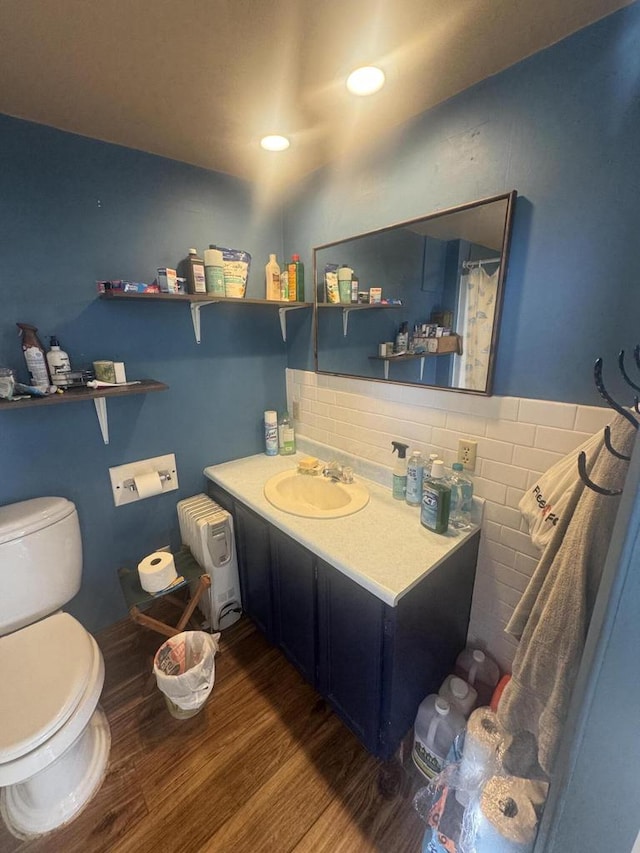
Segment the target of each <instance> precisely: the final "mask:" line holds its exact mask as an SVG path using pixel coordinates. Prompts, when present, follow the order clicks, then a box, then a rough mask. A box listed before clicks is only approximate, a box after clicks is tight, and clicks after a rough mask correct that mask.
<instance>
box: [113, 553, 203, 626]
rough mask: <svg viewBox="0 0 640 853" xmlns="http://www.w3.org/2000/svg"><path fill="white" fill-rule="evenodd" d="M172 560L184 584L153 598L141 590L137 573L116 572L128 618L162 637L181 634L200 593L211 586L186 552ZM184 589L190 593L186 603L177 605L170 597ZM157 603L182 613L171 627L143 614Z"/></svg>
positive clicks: (127, 571) (175, 585) (152, 595)
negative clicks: (162, 603) (172, 607)
mask: <svg viewBox="0 0 640 853" xmlns="http://www.w3.org/2000/svg"><path fill="white" fill-rule="evenodd" d="M174 560H175V564H176V571H177V572H178V575H179V576H182V577H183V578H184V580H183V581H182V582H181V583H178V584H174V585H173V586H170V587H169V588H168V589H167V590H163V591H161V592H157V593H155V595H154V594H152V593H149V592H146V590H144V589H142V587H141V586H140V577H139V575H138V570H137V569H126V568H122V569H118V580H119V581H120V586H121V588H122V594H123V595H124V600H125V601H126V603H127V608H128V609H129V616H130V617H131V618H132V619H133V621H134V622H136V623H137V624H138V625H143V626H144V627H145V628H151V630H152V631H157V632H158V633H159V634H162V635H163V636H165V637H174V636H175V635H176V634H179V633H181V631H184V629H185V627H186V626H187V625H188V623H189V620H190V619H191V617H192V615H193V611H194V610H195V609H196V607H197V605H198V602H199V601H200V599H201V598H202V595H203V593H204V592H205V590H208V589H209V587H210V586H211V578H210V577H209V575H208V574H207V573H206V572H204V571H203V570H202V567H201V566H199V565H198V564H197V563H196V561H195V560H194V559H193V557H192V556H191V553H190V552H189V551H188V550H187V549H183V550H182V551H179V552H178V553H177V554H174ZM185 587H188V588H189V589H190V591H191V594H190V596H189V598H188V600H187V601H186V602H184V601H181V600H180V599H179V598H177V597H176V596H175V595H174V594H173V593H175V592H177V591H178V590H179V589H184V588H185ZM160 599H162V600H163V601H169V602H170V603H171V604H173V605H175V606H176V607H178V608H180V610H182V614H181V615H180V618H179V619H178V622H177V624H176V625H175V627H174V626H173V625H169V624H168V623H167V622H162V621H161V620H160V619H155V618H154V617H153V616H149V615H147V613H146V612H145V611H146V610H147V609H148V608H149V607H151V606H152V605H153V603H154V602H155V601H158V600H160Z"/></svg>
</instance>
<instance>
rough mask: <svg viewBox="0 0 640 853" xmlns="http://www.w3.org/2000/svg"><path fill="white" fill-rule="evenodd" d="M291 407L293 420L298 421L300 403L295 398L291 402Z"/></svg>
mask: <svg viewBox="0 0 640 853" xmlns="http://www.w3.org/2000/svg"><path fill="white" fill-rule="evenodd" d="M292 408H293V411H292V412H291V415H292V417H293V419H294V421H299V420H300V403H299V402H298V401H297V400H294V401H293V404H292Z"/></svg>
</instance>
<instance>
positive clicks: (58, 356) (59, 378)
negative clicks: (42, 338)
mask: <svg viewBox="0 0 640 853" xmlns="http://www.w3.org/2000/svg"><path fill="white" fill-rule="evenodd" d="M49 345H50V347H51V349H50V350H49V352H48V353H47V365H48V367H49V373H50V374H51V381H52V382H53V384H54V385H57V386H58V387H59V388H66V387H67V385H68V384H69V382H68V377H67V375H66V374H68V372H69V371H70V370H71V362H70V361H69V356H68V355H67V353H66V352H65V351H64V350H62V349H60V341H59V340H58V339H57V338H56V336H55V335H51V337H50V338H49Z"/></svg>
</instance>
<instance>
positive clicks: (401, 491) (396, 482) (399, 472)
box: [391, 441, 409, 501]
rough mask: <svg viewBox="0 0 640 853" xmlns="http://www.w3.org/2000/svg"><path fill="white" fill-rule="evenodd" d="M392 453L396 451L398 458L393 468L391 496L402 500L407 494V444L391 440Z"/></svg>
mask: <svg viewBox="0 0 640 853" xmlns="http://www.w3.org/2000/svg"><path fill="white" fill-rule="evenodd" d="M391 445H392V447H393V450H392V451H391V452H392V453H395V452H396V451H397V452H398V458H397V459H396V464H395V467H394V469H393V497H394V498H395V499H396V500H397V501H403V500H404V499H405V496H406V494H407V448H408V447H409V445H408V444H403V443H402V442H401V441H392V442H391Z"/></svg>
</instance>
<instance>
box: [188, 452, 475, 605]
mask: <svg viewBox="0 0 640 853" xmlns="http://www.w3.org/2000/svg"><path fill="white" fill-rule="evenodd" d="M305 455H306V454H303V453H296V454H295V455H294V456H267V455H266V454H263V453H261V454H258V455H256V456H247V457H245V458H244V459H236V460H234V461H232V462H223V463H222V464H221V465H211V466H209V467H208V468H205V469H204V473H205V476H206V477H208V478H209V479H210V480H211V481H212V482H214V483H217V484H218V485H219V486H222V488H223V489H225V490H226V491H228V492H230V493H231V494H232V495H233V496H234V497H236V498H237V499H238V500H239V501H241V502H242V503H244V504H245V505H246V506H248V507H249V508H250V509H252V510H254V511H255V512H256V513H258V514H259V515H261V516H263V518H265V519H266V520H267V521H269V522H270V523H271V524H273V525H274V526H275V527H277V528H278V529H280V530H282V531H283V532H284V533H286V534H287V535H288V536H290V537H291V538H292V539H295V540H296V541H297V542H299V543H300V544H301V545H304V547H305V548H308V549H309V550H310V551H313V552H314V553H315V554H317V555H318V556H319V557H321V558H322V559H323V560H326V562H327V563H330V564H331V565H332V566H334V567H335V568H336V569H338V570H339V571H341V572H343V574H345V575H347V576H348V577H350V578H351V579H352V580H354V581H355V582H356V583H358V584H360V586H363V587H364V588H365V589H367V590H369V592H371V593H373V594H374V595H375V596H377V597H378V598H380V599H381V600H382V601H384V602H385V603H386V604H389V605H391V606H395V605H396V604H397V603H398V601H399V599H400V598H402V596H403V595H405V593H407V592H408V591H409V590H410V589H411V588H412V587H413V586H415V585H416V584H417V583H418V582H419V581H420V580H422V578H424V577H425V575H427V574H428V573H429V572H430V571H432V570H433V569H434V568H435V567H436V566H438V565H439V564H440V563H441V562H442V561H443V560H445V559H446V558H447V557H448V556H449V555H450V554H452V553H453V552H454V551H456V550H457V549H458V548H459V547H460V546H461V545H462V544H463V543H464V542H466V540H467V539H468V538H469V537H470V536H472V535H473V533H475V532H476V530H478V527H477V526H473V527H472V528H471V530H469V531H465V532H459V531H449V532H447V533H446V534H437V533H432V532H431V531H430V530H427V529H426V528H424V527H423V526H422V525H421V524H420V509H419V507H411V506H408V505H407V504H406V503H405V502H404V501H397V500H394V499H393V498H392V496H391V492H390V490H389V489H386V488H384V487H383V486H381V485H378V483H374V482H373V481H371V480H367V479H365V478H364V477H360V476H356V479H357V480H358V481H359V482H361V483H363V484H364V485H365V486H366V487H367V489H368V490H369V494H370V500H369V503H368V504H367V506H366V507H365V508H364V509H362V510H360V512H357V513H355V514H354V515H348V516H345V517H344V518H333V519H317V518H302V517H299V516H296V515H290V514H289V513H286V512H282V511H281V510H279V509H276V507H274V506H273V505H272V504H271V503H269V501H268V500H267V499H266V498H265V496H264V491H263V489H264V484H265V483H266V482H267V480H268V479H269V478H270V477H272V476H273V475H274V474H278V473H280V472H281V471H285V470H288V469H295V468H296V467H297V464H298V461H299V460H300V459H301V458H303V457H304V456H305Z"/></svg>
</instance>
